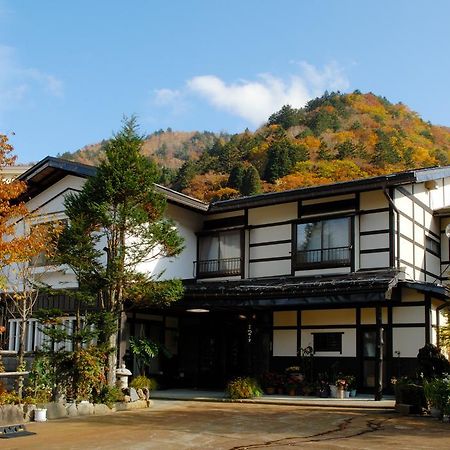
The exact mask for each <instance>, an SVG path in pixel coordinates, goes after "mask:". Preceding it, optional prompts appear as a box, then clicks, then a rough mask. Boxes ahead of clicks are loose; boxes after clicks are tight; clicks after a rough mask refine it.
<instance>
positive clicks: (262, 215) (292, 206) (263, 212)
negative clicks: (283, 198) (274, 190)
mask: <svg viewBox="0 0 450 450" xmlns="http://www.w3.org/2000/svg"><path fill="white" fill-rule="evenodd" d="M297 217H298V216H297V203H285V204H282V205H273V206H264V207H261V208H253V209H249V210H248V223H249V225H263V224H266V223H274V222H284V221H285V220H292V219H296V218H297Z"/></svg>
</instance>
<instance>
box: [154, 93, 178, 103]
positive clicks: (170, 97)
mask: <svg viewBox="0 0 450 450" xmlns="http://www.w3.org/2000/svg"><path fill="white" fill-rule="evenodd" d="M154 94H155V97H154V101H155V104H156V105H158V106H172V105H174V103H175V102H177V101H179V100H180V98H181V96H182V94H181V92H180V91H178V90H172V89H155V91H154Z"/></svg>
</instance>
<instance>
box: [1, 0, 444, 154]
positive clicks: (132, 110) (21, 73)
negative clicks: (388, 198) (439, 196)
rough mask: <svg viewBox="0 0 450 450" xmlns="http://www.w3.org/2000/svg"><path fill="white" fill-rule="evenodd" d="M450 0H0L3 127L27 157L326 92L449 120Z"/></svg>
mask: <svg viewBox="0 0 450 450" xmlns="http://www.w3.org/2000/svg"><path fill="white" fill-rule="evenodd" d="M449 18H450V2H448V1H446V0H435V1H433V2H430V1H427V0H423V1H418V0H408V1H406V0H396V1H392V0H390V1H385V0H377V1H368V0H366V1H361V0H334V1H332V0H292V1H291V0H284V1H278V2H275V1H266V0H245V1H243V0H240V1H234V0H227V1H224V0H223V1H216V0H189V1H186V0H178V1H175V0H171V1H169V0H165V1H163V0H160V1H156V0H155V1H150V0H148V1H146V0H133V1H124V0H123V1H115V0H90V1H85V0H77V1H57V0H53V1H50V0H40V1H35V0H16V1H13V0H0V133H8V134H11V133H12V132H14V133H15V135H14V136H12V135H11V141H12V143H13V144H14V146H15V148H16V153H17V154H18V156H19V160H20V161H21V162H30V161H37V160H39V159H41V158H43V157H44V156H46V155H56V154H57V153H58V152H60V153H62V152H65V151H74V150H76V149H78V148H80V147H82V146H84V145H86V144H89V143H94V142H98V141H100V140H101V139H103V138H107V137H109V136H110V135H111V133H112V132H113V131H114V130H117V129H119V128H120V122H121V118H122V116H123V115H124V114H125V115H131V114H136V115H137V116H138V118H139V121H140V123H141V125H142V131H143V132H148V133H151V132H152V131H154V130H157V129H160V128H163V129H165V128H167V127H171V128H172V129H174V130H211V131H222V130H224V131H229V132H238V131H241V130H243V129H244V128H245V127H249V128H250V129H255V128H256V127H258V125H260V124H261V123H262V122H263V121H264V120H266V119H267V117H268V115H270V113H272V112H274V111H276V110H277V109H279V108H280V107H281V106H282V105H283V104H286V103H290V104H292V105H294V106H302V105H303V104H304V103H305V102H306V101H307V100H309V99H310V98H312V97H314V96H316V95H321V93H322V92H323V91H324V90H325V89H328V90H336V89H340V90H341V91H344V92H347V91H353V90H355V89H359V90H361V91H363V92H366V91H372V92H374V93H376V94H379V95H383V96H386V97H387V98H388V99H389V100H391V101H393V102H397V101H401V102H403V103H406V104H407V105H409V106H410V107H411V108H412V109H414V110H415V111H417V112H418V113H419V114H421V115H422V116H423V118H424V119H425V120H430V121H431V122H433V123H436V124H442V125H449V126H450V110H449V106H448V105H449V104H450V91H449V73H450V51H449V46H450V26H449V23H450V22H449Z"/></svg>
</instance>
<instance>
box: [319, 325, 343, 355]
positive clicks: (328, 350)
mask: <svg viewBox="0 0 450 450" xmlns="http://www.w3.org/2000/svg"><path fill="white" fill-rule="evenodd" d="M312 335H313V350H314V354H316V353H339V354H340V355H342V341H343V339H342V336H343V335H344V332H343V331H320V332H317V333H316V332H314V333H312ZM330 335H335V336H334V337H333V339H330V340H331V341H333V340H334V339H335V338H336V337H337V336H339V338H338V344H339V345H338V346H337V348H334V347H333V348H323V347H320V346H318V345H317V344H319V342H316V338H319V336H320V338H324V342H322V343H321V344H329V343H330V342H329V341H327V339H326V337H328V336H330ZM317 347H320V348H317Z"/></svg>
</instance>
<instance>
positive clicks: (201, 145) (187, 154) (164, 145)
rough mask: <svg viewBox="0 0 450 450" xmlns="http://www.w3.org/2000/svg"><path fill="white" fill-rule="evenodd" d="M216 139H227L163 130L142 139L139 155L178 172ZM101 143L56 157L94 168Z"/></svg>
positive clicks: (206, 133) (100, 154) (226, 138)
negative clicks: (140, 153)
mask: <svg viewBox="0 0 450 450" xmlns="http://www.w3.org/2000/svg"><path fill="white" fill-rule="evenodd" d="M218 138H221V139H223V140H224V141H226V140H228V139H229V135H228V134H226V133H221V134H220V135H218V134H216V133H211V132H209V131H203V132H199V131H172V129H171V128H167V130H162V129H161V130H158V131H155V132H154V133H152V134H149V135H147V136H145V142H144V146H143V149H142V151H143V154H144V155H147V156H148V157H151V158H154V159H155V160H156V161H157V162H158V163H159V164H160V165H162V166H165V167H168V168H171V169H178V168H179V167H180V166H181V165H182V164H183V162H184V161H187V160H191V159H193V160H195V159H198V157H199V156H200V155H201V154H202V153H203V151H204V150H206V149H208V148H210V147H211V146H212V145H213V144H214V142H215V140H216V139H218ZM104 142H105V141H102V142H100V143H98V144H92V145H86V146H85V147H83V148H82V149H80V150H77V151H76V152H74V153H70V152H65V153H63V154H60V155H58V157H60V158H64V159H68V160H70V161H77V162H81V163H85V164H93V165H97V164H98V162H99V160H100V159H101V158H102V145H103V143H104Z"/></svg>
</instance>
